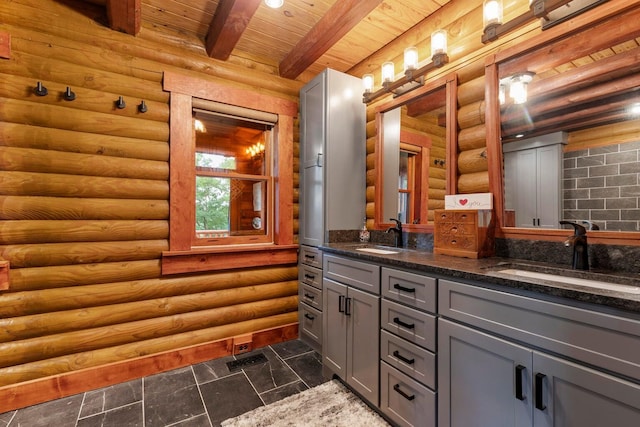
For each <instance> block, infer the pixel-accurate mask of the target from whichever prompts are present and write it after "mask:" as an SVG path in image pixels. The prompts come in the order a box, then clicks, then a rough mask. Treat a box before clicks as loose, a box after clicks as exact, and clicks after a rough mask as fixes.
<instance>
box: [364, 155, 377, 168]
mask: <svg viewBox="0 0 640 427" xmlns="http://www.w3.org/2000/svg"><path fill="white" fill-rule="evenodd" d="M365 163H366V166H367V169H375V167H376V153H371V154H367V157H366V161H365Z"/></svg>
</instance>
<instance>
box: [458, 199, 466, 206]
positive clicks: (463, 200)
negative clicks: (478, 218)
mask: <svg viewBox="0 0 640 427" xmlns="http://www.w3.org/2000/svg"><path fill="white" fill-rule="evenodd" d="M467 202H468V200H467V199H460V204H461V205H462V206H464V205H466V204H467Z"/></svg>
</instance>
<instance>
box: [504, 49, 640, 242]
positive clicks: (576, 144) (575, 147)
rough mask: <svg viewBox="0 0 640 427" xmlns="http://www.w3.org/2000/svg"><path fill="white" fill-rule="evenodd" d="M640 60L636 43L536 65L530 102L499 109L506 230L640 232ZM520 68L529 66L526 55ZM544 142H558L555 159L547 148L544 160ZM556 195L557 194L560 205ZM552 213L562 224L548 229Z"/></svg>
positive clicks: (555, 223)
mask: <svg viewBox="0 0 640 427" xmlns="http://www.w3.org/2000/svg"><path fill="white" fill-rule="evenodd" d="M639 56H640V47H639V43H638V41H637V40H636V39H635V38H633V39H630V40H628V41H625V42H623V43H617V44H615V45H614V46H611V47H610V48H607V49H604V50H602V49H598V50H597V51H594V52H593V53H592V54H590V55H586V56H583V57H580V58H573V59H572V60H571V61H568V62H566V63H564V64H562V65H557V64H553V63H551V60H550V59H549V60H548V63H545V61H546V59H545V61H538V63H536V67H539V69H537V70H535V71H536V75H535V76H534V78H533V81H532V82H531V83H530V84H529V87H528V91H529V93H528V101H527V102H526V103H524V104H515V103H510V102H509V101H508V99H507V102H505V103H504V104H502V105H501V118H500V122H501V133H502V143H503V153H504V156H503V158H504V187H505V188H504V190H505V193H504V197H505V212H504V225H505V226H516V227H529V228H531V227H536V228H537V227H540V228H558V227H559V225H558V221H559V220H562V219H564V220H569V221H576V222H578V223H582V222H583V221H591V222H593V223H595V224H597V225H598V226H599V228H600V229H601V230H619V231H638V230H640V205H639V203H638V200H639V199H638V196H639V195H640V191H638V189H639V188H640V187H639V185H640V180H639V172H640V167H639V165H640V163H639V161H640V120H639V119H638V117H639V116H638V112H637V110H635V109H634V107H636V106H638V105H640V94H639V91H638V89H640V77H639V76H638V74H637V71H636V69H637V58H638V57H639ZM519 60H522V64H530V63H531V62H530V61H527V58H526V55H523V57H521V58H519ZM516 62H517V61H513V62H512V63H510V64H509V65H508V66H507V65H505V68H506V70H503V69H500V76H499V77H500V78H501V79H504V78H505V76H504V75H503V74H505V73H508V72H510V71H509V70H513V69H514V68H515V67H517V64H516V65H514V64H515V63H516ZM541 64H542V65H541ZM522 66H523V67H524V69H530V68H528V67H527V65H522ZM549 135H556V136H558V135H562V137H561V139H563V140H562V141H561V142H560V144H561V145H556V146H555V149H556V154H553V155H552V154H550V153H549V151H551V150H550V147H551V145H547V157H546V158H545V157H542V156H543V153H541V151H540V150H541V149H540V146H542V145H544V144H542V143H540V141H542V140H546V139H548V138H549ZM536 141H537V142H536ZM558 148H560V151H557V149H558ZM558 155H559V156H560V158H559V159H557V156H558ZM554 156H556V157H554ZM555 188H560V189H561V191H560V197H558V198H557V199H556V198H555V196H553V194H551V193H553V191H554V189H555ZM518 200H520V201H519V202H518ZM555 200H557V202H555ZM552 201H553V202H554V203H555V204H549V203H551V202H552ZM550 212H553V213H555V212H559V214H558V215H559V218H557V219H556V218H555V217H548V218H547V220H546V221H545V219H544V218H543V216H542V215H543V214H545V213H550Z"/></svg>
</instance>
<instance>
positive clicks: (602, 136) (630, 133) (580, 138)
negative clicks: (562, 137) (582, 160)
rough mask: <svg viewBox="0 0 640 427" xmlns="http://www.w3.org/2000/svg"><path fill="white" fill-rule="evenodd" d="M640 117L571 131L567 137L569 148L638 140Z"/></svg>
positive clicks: (583, 147)
mask: <svg viewBox="0 0 640 427" xmlns="http://www.w3.org/2000/svg"><path fill="white" fill-rule="evenodd" d="M639 128H640V119H636V120H628V121H624V122H618V123H612V124H609V125H605V126H600V127H597V128H591V129H586V130H579V131H574V132H570V133H569V135H568V137H567V142H568V143H567V147H566V149H567V150H575V149H585V148H589V147H601V146H603V145H611V143H612V141H615V142H616V143H618V144H621V143H625V142H633V141H637V140H638V129H639Z"/></svg>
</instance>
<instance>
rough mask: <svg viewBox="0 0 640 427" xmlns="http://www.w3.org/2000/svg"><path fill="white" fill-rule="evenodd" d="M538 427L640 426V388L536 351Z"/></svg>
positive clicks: (534, 411) (536, 418)
mask: <svg viewBox="0 0 640 427" xmlns="http://www.w3.org/2000/svg"><path fill="white" fill-rule="evenodd" d="M533 367H534V373H535V374H534V384H535V385H534V388H535V397H534V410H533V416H534V426H535V427H551V426H554V427H602V426H615V427H637V426H640V385H638V384H633V383H630V382H627V381H624V380H621V379H619V378H615V377H613V376H610V375H607V374H604V373H601V372H598V371H595V370H592V369H589V368H586V367H584V366H580V365H576V364H574V363H571V362H568V361H565V360H561V359H557V358H555V357H552V356H548V355H545V354H540V353H538V352H534V354H533Z"/></svg>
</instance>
